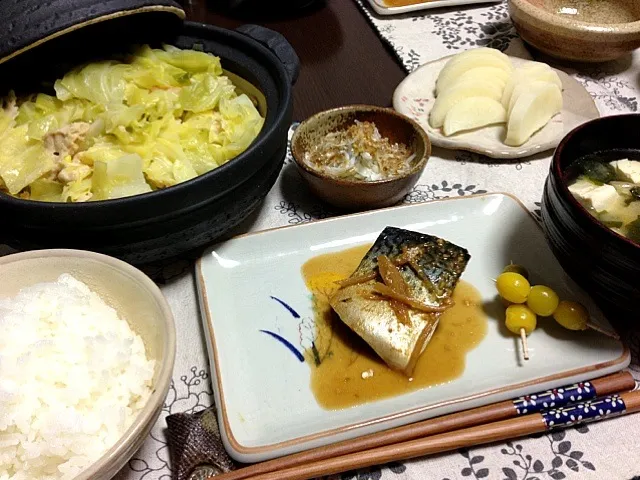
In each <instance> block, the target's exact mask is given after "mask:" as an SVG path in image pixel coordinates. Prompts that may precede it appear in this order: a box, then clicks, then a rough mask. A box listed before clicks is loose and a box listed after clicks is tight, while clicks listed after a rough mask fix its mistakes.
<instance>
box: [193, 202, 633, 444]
mask: <svg viewBox="0 0 640 480" xmlns="http://www.w3.org/2000/svg"><path fill="white" fill-rule="evenodd" d="M499 196H502V197H507V198H509V199H511V200H512V201H513V202H514V203H515V204H516V205H517V206H519V207H520V208H521V209H522V210H523V211H524V212H525V213H526V214H528V215H529V216H530V217H532V218H533V219H534V220H535V217H534V216H533V214H532V213H531V211H529V209H528V208H527V207H526V206H525V205H524V203H523V202H522V201H521V200H520V199H519V198H517V197H516V196H515V195H512V194H510V193H506V192H491V193H483V194H475V195H469V196H466V197H448V198H442V199H438V200H432V201H430V202H426V203H428V204H433V203H440V202H453V201H465V200H468V199H472V198H480V197H499ZM424 205H425V202H423V203H417V204H413V205H400V206H392V207H387V208H382V209H378V210H370V211H366V212H358V213H352V214H346V215H339V216H336V217H331V218H326V219H321V220H316V221H313V222H308V223H305V224H302V225H287V226H281V227H274V228H269V229H265V230H260V231H258V232H248V233H245V234H241V235H238V236H236V237H233V238H231V239H229V240H237V239H241V238H245V237H255V236H259V235H262V234H265V233H268V232H274V231H277V230H286V229H289V228H298V229H300V228H305V227H309V226H311V225H315V224H317V223H330V222H335V221H337V220H341V219H345V218H350V217H356V216H366V215H375V214H376V213H377V212H380V211H389V210H403V209H411V208H420V207H424ZM535 224H536V225H538V227H539V228H540V229H541V228H542V227H541V226H540V224H539V223H538V222H537V221H536V222H535ZM221 243H224V242H221ZM221 243H219V244H216V245H213V246H211V247H209V248H208V249H207V250H206V252H205V253H204V254H203V255H202V256H201V257H200V258H198V260H197V261H196V264H195V273H196V284H197V288H198V293H199V300H200V310H201V313H202V315H203V318H202V323H203V328H204V329H205V336H206V338H207V340H208V341H207V349H208V351H209V362H210V365H211V373H212V377H213V378H212V382H213V381H215V384H214V385H213V387H214V394H215V400H216V407H217V409H218V417H219V418H220V419H222V427H223V428H222V429H221V430H222V431H221V433H222V434H223V440H225V443H227V442H228V444H229V447H231V449H232V451H233V452H234V453H237V454H240V455H243V456H247V455H264V454H268V453H270V452H273V451H277V450H280V449H284V448H289V447H295V446H297V445H300V444H305V443H308V442H311V441H314V440H319V439H326V438H329V437H331V436H334V435H337V434H340V433H345V432H349V431H353V430H357V429H361V428H364V427H367V426H371V425H376V424H380V423H384V422H387V421H389V420H393V419H398V418H404V417H408V416H411V415H416V414H419V413H423V412H427V411H430V410H434V409H438V408H443V407H446V406H450V405H456V404H460V403H464V402H468V401H473V400H477V399H480V398H484V397H489V396H491V395H497V394H501V393H507V392H511V391H514V392H515V391H518V390H521V389H524V388H533V387H535V386H537V385H544V384H547V383H549V382H555V381H560V380H563V379H570V378H572V377H576V376H579V375H584V374H587V373H594V374H596V375H597V374H598V373H599V372H600V371H601V370H605V369H609V371H611V372H613V371H617V370H622V369H624V368H626V366H627V365H628V364H629V361H630V359H631V352H630V349H629V346H628V345H627V344H626V343H624V342H621V344H622V347H623V348H622V354H621V355H620V357H619V358H617V359H615V360H612V361H609V362H604V363H601V364H597V365H589V366H585V367H583V368H578V369H573V370H569V371H565V372H560V373H555V374H552V375H547V376H545V377H541V378H538V379H535V380H531V381H528V382H521V383H516V384H512V385H507V386H502V387H500V388H494V389H491V390H487V391H483V392H478V393H474V394H472V395H467V396H464V397H459V398H455V399H451V400H447V401H443V402H440V403H437V404H430V405H426V406H422V407H416V408H413V409H409V410H405V411H402V412H395V413H393V414H388V415H385V416H382V417H378V418H375V419H372V420H367V421H362V422H358V423H353V424H351V425H345V426H341V427H337V428H333V429H330V430H324V431H319V432H315V433H313V434H309V435H304V436H299V437H296V438H292V439H290V440H286V441H281V442H276V443H271V444H266V445H260V446H257V447H247V446H245V445H242V444H240V443H239V442H238V440H237V439H236V438H235V436H234V435H233V431H232V429H231V425H230V422H229V417H228V411H227V406H226V401H225V395H224V387H223V385H222V381H221V380H220V375H218V374H217V372H218V371H219V366H220V362H219V352H218V347H217V344H216V341H215V333H214V329H213V319H212V312H211V310H210V308H209V305H210V303H209V301H208V300H207V298H208V295H207V288H206V281H205V279H204V273H203V268H202V262H203V260H204V258H205V257H207V256H208V255H209V253H210V252H213V251H214V250H215V249H216V248H217V247H218V245H220V244H221ZM617 367H620V368H617ZM436 418H437V417H436Z"/></svg>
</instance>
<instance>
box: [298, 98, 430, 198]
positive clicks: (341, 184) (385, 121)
mask: <svg viewBox="0 0 640 480" xmlns="http://www.w3.org/2000/svg"><path fill="white" fill-rule="evenodd" d="M356 120H358V121H361V122H372V123H374V124H375V125H376V127H378V131H379V132H380V134H381V135H382V136H383V137H386V138H388V139H389V140H390V141H391V142H392V143H399V144H404V145H406V146H407V147H409V148H410V149H411V150H412V152H413V153H415V157H414V159H413V162H412V163H413V165H412V168H411V170H410V171H409V172H408V173H407V174H405V175H403V176H400V177H394V178H390V179H388V180H377V181H370V182H368V181H364V180H345V179H339V178H334V177H331V176H329V175H324V174H322V173H319V172H317V171H315V170H313V169H312V168H311V167H309V166H308V165H307V164H306V163H305V161H304V157H305V153H306V152H307V150H308V149H309V148H310V147H311V146H313V145H314V144H316V143H317V142H319V141H320V140H321V139H322V138H323V137H324V136H325V135H327V134H328V133H331V132H335V131H338V130H342V129H345V128H347V127H349V126H351V125H353V123H354V122H355V121H356ZM291 153H292V154H293V158H294V159H295V161H296V165H297V166H298V170H299V171H300V174H301V175H302V178H304V179H305V181H306V182H307V184H308V185H309V188H310V189H311V191H312V192H313V193H314V194H315V195H317V196H318V197H320V198H321V199H322V200H324V201H326V202H327V203H330V204H331V205H333V206H335V207H338V208H341V209H345V210H368V209H374V208H382V207H388V206H391V205H395V204H396V203H398V202H399V201H400V200H402V198H403V197H404V196H405V195H406V194H407V193H408V192H409V191H410V190H411V189H412V188H413V186H414V185H415V184H416V182H417V181H418V179H419V178H420V175H421V174H422V171H423V170H424V167H425V166H426V164H427V160H428V159H429V156H430V155H431V142H430V141H429V137H428V136H427V134H426V133H425V131H424V130H423V129H422V127H420V125H418V124H417V123H416V122H414V121H413V120H411V119H410V118H408V117H406V116H404V115H402V114H400V113H398V112H396V111H395V110H392V109H390V108H383V107H376V106H371V105H349V106H345V107H338V108H334V109H331V110H325V111H323V112H320V113H317V114H315V115H313V116H312V117H309V118H308V119H307V120H305V121H304V122H302V123H301V124H300V125H299V126H298V128H297V129H296V131H295V133H294V134H293V138H292V139H291Z"/></svg>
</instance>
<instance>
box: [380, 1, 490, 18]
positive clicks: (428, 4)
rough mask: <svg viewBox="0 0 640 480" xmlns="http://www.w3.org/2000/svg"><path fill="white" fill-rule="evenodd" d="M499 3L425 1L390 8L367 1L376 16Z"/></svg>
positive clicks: (382, 3)
mask: <svg viewBox="0 0 640 480" xmlns="http://www.w3.org/2000/svg"><path fill="white" fill-rule="evenodd" d="M499 1H500V0H426V1H424V2H420V3H414V4H412V5H402V6H401V7H390V6H389V5H387V4H386V2H385V1H384V0H369V3H370V4H371V7H372V8H373V9H374V10H375V11H376V13H377V14H378V15H399V14H401V13H409V12H415V11H418V10H429V9H431V8H445V7H456V6H459V5H472V4H477V3H496V2H499Z"/></svg>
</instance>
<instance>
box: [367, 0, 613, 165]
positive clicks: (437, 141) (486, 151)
mask: <svg viewBox="0 0 640 480" xmlns="http://www.w3.org/2000/svg"><path fill="white" fill-rule="evenodd" d="M371 1H373V0H371ZM455 55H456V54H452V55H446V56H444V57H440V58H438V59H436V60H432V61H429V62H427V63H423V64H422V65H420V66H419V67H418V68H417V69H415V70H414V71H413V72H411V73H409V75H407V76H406V77H405V78H404V79H403V80H402V81H401V82H400V83H399V84H398V85H397V86H396V88H395V90H394V91H393V100H392V102H393V109H394V110H396V111H397V112H399V113H402V114H403V115H407V116H408V117H410V118H412V119H414V120H415V121H417V122H419V123H420V125H421V126H422V128H424V129H425V131H426V132H427V135H428V136H429V140H431V143H432V145H433V146H436V147H440V148H445V149H447V150H464V151H467V152H473V153H479V154H481V155H485V156H487V157H489V158H493V159H501V160H506V159H511V160H518V159H520V158H525V157H529V156H531V155H535V154H538V153H543V152H546V151H548V150H552V149H554V148H556V147H557V146H558V144H559V143H560V141H561V140H562V137H563V136H564V135H559V136H557V137H556V138H555V139H554V140H550V141H547V142H544V143H534V144H532V145H529V146H522V147H509V146H506V145H500V150H498V149H497V148H487V147H482V146H478V145H474V144H472V143H469V142H468V141H465V140H462V141H460V140H457V139H456V138H455V137H452V138H447V137H444V136H443V135H441V134H440V133H439V132H437V130H436V129H433V128H431V127H430V126H429V125H423V123H422V122H421V121H420V120H419V119H417V118H414V117H413V116H412V115H410V114H407V112H406V111H405V110H404V109H402V108H400V107H399V106H400V105H401V104H402V101H401V97H402V96H403V95H404V92H403V89H404V88H405V86H406V85H407V84H408V83H409V82H412V81H413V80H414V79H415V77H414V78H412V76H413V75H415V74H416V73H418V72H420V71H421V70H423V69H427V68H429V66H432V65H434V64H439V63H442V64H443V65H444V64H445V63H446V61H447V60H448V59H450V58H452V57H454V56H455ZM508 57H509V59H511V60H512V61H513V60H516V61H517V62H533V61H535V60H530V59H526V58H520V57H515V56H513V55H508ZM551 68H552V69H553V70H554V71H555V72H556V73H558V75H559V76H560V78H561V79H568V81H570V82H572V83H573V84H574V85H575V86H577V87H579V88H580V89H582V90H584V92H585V93H586V94H587V95H586V96H585V97H584V98H585V100H586V99H587V96H588V98H589V100H590V103H589V107H590V109H592V110H593V111H592V112H591V115H590V116H589V117H588V120H595V119H597V118H600V117H601V116H602V115H601V113H600V110H599V109H598V106H597V105H596V103H595V101H594V100H593V97H592V96H591V94H590V93H589V92H588V90H587V89H586V88H584V86H583V85H581V84H580V83H579V82H578V81H577V80H576V79H575V78H573V77H571V76H570V75H569V74H567V73H566V72H564V71H562V70H560V69H557V68H554V67H551ZM563 109H564V108H563ZM594 115H595V116H594ZM574 128H575V127H574ZM480 131H481V129H480ZM535 135H537V133H536V134H534V136H533V137H532V139H533V138H535Z"/></svg>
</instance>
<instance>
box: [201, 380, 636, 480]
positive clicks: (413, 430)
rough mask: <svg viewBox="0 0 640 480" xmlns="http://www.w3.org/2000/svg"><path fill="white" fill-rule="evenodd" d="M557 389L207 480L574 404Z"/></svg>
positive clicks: (596, 387) (590, 386)
mask: <svg viewBox="0 0 640 480" xmlns="http://www.w3.org/2000/svg"><path fill="white" fill-rule="evenodd" d="M634 386H635V381H634V379H633V377H632V376H631V374H630V373H629V372H620V373H616V374H612V375H607V376H604V377H600V378H597V379H595V380H592V381H590V382H582V383H580V384H576V385H571V386H567V387H564V388H562V389H561V390H564V391H565V392H568V391H577V389H578V388H579V389H581V391H582V393H581V394H580V397H581V400H589V399H592V398H596V396H604V395H610V394H612V393H618V392H624V391H628V390H631V389H632V388H633V387H634ZM557 390H558V389H555V390H550V391H547V392H542V393H539V394H537V395H529V396H525V397H521V398H518V399H516V400H507V401H504V402H499V403H495V404H492V405H487V406H485V407H480V408H473V409H471V410H465V411H462V412H458V413H452V414H450V415H444V416H442V417H437V418H431V419H429V420H424V421H422V422H418V423H414V424H411V425H405V426H403V427H398V428H393V429H390V430H387V431H383V432H377V433H372V434H369V435H365V436H362V437H359V438H355V439H351V440H345V441H342V442H339V443H334V444H332V445H327V446H324V447H319V448H314V449H312V450H307V451H305V452H300V453H296V454H293V455H288V456H286V457H281V458H277V459H275V460H270V461H267V462H262V463H257V464H255V465H251V466H248V467H245V468H241V469H238V470H235V471H232V472H229V473H225V474H223V475H217V476H215V477H210V478H209V479H208V480H214V479H215V480H243V479H246V478H253V477H255V476H257V475H263V474H267V473H270V472H280V471H282V470H286V469H291V468H293V467H297V466H302V465H306V464H311V463H315V462H320V461H322V460H325V459H331V458H335V457H342V456H345V455H349V454H354V453H357V452H362V451H365V450H371V449H374V448H378V447H383V446H387V445H394V444H398V443H401V442H406V441H409V440H414V439H416V438H424V437H429V436H432V435H437V434H442V433H446V432H452V431H455V430H460V429H463V428H467V427H473V426H476V425H484V424H490V423H493V422H497V421H500V420H505V419H509V418H514V417H518V416H522V415H526V414H529V413H534V412H540V411H542V410H544V409H545V408H547V407H548V406H549V401H553V402H554V404H555V405H554V407H556V408H561V407H564V406H567V405H569V404H571V403H572V400H571V395H563V397H564V398H562V399H560V398H558V397H557ZM552 395H553V396H554V397H556V398H555V400H550V398H551V396H552ZM574 400H575V397H574ZM545 402H546V403H545Z"/></svg>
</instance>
